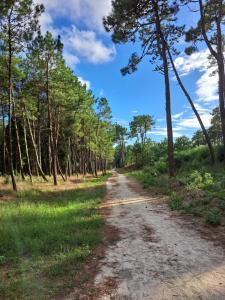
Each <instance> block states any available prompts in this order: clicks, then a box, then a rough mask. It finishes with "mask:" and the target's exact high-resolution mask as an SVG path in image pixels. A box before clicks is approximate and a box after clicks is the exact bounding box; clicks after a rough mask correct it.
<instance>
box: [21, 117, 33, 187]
mask: <svg viewBox="0 0 225 300" xmlns="http://www.w3.org/2000/svg"><path fill="white" fill-rule="evenodd" d="M23 119H24V123H23V134H24V143H25V152H26V158H27V166H28V174H29V177H30V181H31V182H32V172H31V166H30V157H29V151H28V145H27V129H26V124H25V117H24V114H23Z"/></svg>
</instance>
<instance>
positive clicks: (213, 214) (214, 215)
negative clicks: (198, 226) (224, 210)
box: [205, 208, 222, 226]
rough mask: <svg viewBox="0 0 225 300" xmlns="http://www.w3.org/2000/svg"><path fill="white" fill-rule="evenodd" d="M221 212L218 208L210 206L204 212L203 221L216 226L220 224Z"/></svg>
mask: <svg viewBox="0 0 225 300" xmlns="http://www.w3.org/2000/svg"><path fill="white" fill-rule="evenodd" d="M221 221H222V214H221V212H220V211H219V209H218V208H212V209H210V210H209V211H207V212H206V213H205V222H206V223H208V224H210V225H212V226H218V225H220V224H221Z"/></svg>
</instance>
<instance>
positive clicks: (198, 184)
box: [187, 170, 214, 190]
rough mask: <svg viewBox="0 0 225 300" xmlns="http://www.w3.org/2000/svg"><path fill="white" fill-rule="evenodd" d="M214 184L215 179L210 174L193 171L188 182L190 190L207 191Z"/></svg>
mask: <svg viewBox="0 0 225 300" xmlns="http://www.w3.org/2000/svg"><path fill="white" fill-rule="evenodd" d="M213 184H214V178H213V177H212V175H211V174H210V173H201V172H199V171H197V170H195V171H193V172H192V173H191V174H190V175H189V177H188V180H187V187H188V189H190V190H195V189H207V188H209V187H211V186H213Z"/></svg>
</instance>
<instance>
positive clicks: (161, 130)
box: [147, 126, 185, 138]
mask: <svg viewBox="0 0 225 300" xmlns="http://www.w3.org/2000/svg"><path fill="white" fill-rule="evenodd" d="M184 129H185V128H183V127H181V126H174V127H173V137H174V138H177V137H180V136H182V135H184V133H182V132H181V131H182V130H183V131H184ZM147 134H148V135H156V136H165V137H167V128H166V127H156V128H154V129H153V130H152V131H148V132H147Z"/></svg>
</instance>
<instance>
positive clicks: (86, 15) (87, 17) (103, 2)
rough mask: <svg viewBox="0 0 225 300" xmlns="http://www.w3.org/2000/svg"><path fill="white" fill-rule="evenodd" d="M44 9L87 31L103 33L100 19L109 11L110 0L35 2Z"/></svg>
mask: <svg viewBox="0 0 225 300" xmlns="http://www.w3.org/2000/svg"><path fill="white" fill-rule="evenodd" d="M36 2H41V3H43V4H44V6H45V7H46V10H47V11H48V12H49V13H50V14H51V15H52V16H53V17H60V18H62V17H65V18H66V19H68V18H69V19H70V21H71V22H73V23H74V24H78V23H79V24H82V25H83V26H85V27H86V28H88V29H91V30H97V31H100V32H103V31H104V28H103V25H102V19H103V17H104V16H106V15H108V14H109V13H110V11H111V8H112V5H111V0H66V1H62V0H36Z"/></svg>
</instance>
